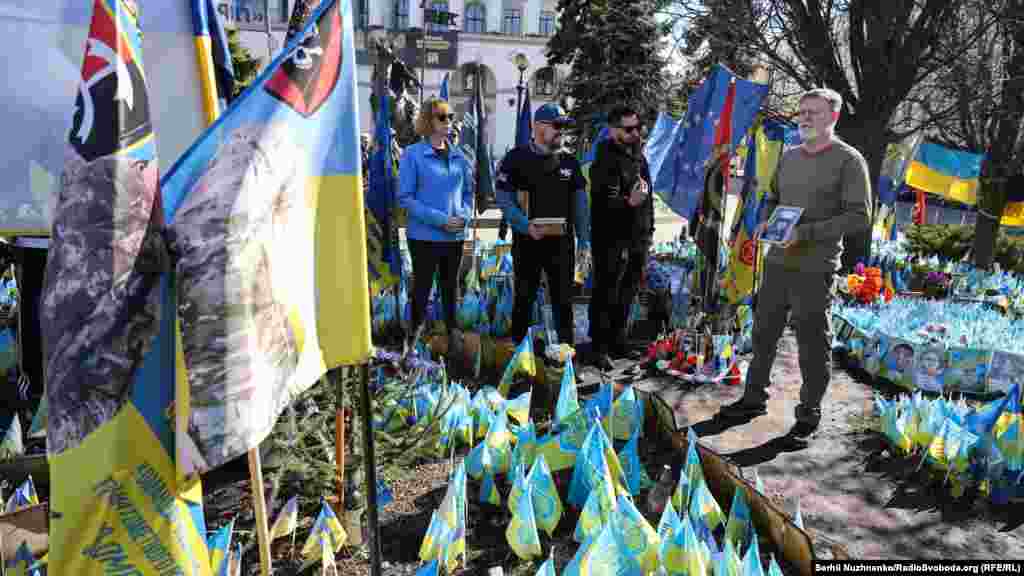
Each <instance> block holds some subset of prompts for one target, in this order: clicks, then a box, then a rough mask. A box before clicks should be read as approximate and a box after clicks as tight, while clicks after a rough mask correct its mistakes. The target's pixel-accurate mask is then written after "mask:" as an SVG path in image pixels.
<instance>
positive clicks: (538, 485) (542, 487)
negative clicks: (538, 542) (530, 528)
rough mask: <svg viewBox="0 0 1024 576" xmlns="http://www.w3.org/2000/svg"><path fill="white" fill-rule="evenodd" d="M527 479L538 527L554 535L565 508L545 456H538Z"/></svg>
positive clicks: (549, 534)
mask: <svg viewBox="0 0 1024 576" xmlns="http://www.w3.org/2000/svg"><path fill="white" fill-rule="evenodd" d="M526 479H527V483H528V484H529V486H530V488H531V490H533V516H534V519H535V520H536V521H537V527H538V528H540V529H541V530H543V531H545V532H547V533H548V536H552V535H554V533H555V528H557V527H558V522H559V521H560V520H561V519H562V512H563V509H562V499H561V498H560V497H559V496H558V487H557V486H555V479H554V477H553V476H551V470H550V469H549V468H548V463H547V460H545V459H544V456H538V457H537V460H536V461H535V462H534V463H533V468H531V469H530V473H529V474H528V475H527V477H526Z"/></svg>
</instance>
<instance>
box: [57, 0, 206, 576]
mask: <svg viewBox="0 0 1024 576" xmlns="http://www.w3.org/2000/svg"><path fill="white" fill-rule="evenodd" d="M183 9H186V8H183ZM81 72H82V78H81V80H82V81H81V87H80V90H79V93H78V96H77V98H76V100H75V113H74V123H73V126H72V129H71V133H70V136H69V146H68V148H67V150H66V163H65V167H64V176H63V179H62V188H61V191H60V195H59V197H58V201H57V205H56V210H55V213H54V226H53V232H52V244H51V248H50V252H49V260H48V262H47V270H46V279H45V282H44V286H43V294H42V298H43V307H42V309H43V310H42V317H43V322H42V330H43V344H44V358H45V362H46V379H47V386H46V388H47V402H48V409H49V423H48V434H47V440H48V443H47V444H48V450H49V452H50V475H51V477H53V478H56V479H59V480H58V481H56V482H53V483H52V485H51V487H50V492H51V494H50V510H51V514H52V519H51V523H50V558H49V564H50V566H51V572H52V573H54V574H79V575H92V574H96V575H98V574H112V573H117V574H189V575H195V574H208V573H209V561H208V559H207V550H206V544H205V540H204V538H203V536H204V534H203V533H204V531H205V529H204V524H205V523H204V521H203V515H202V494H201V491H200V489H199V486H198V483H194V484H191V485H189V486H188V487H185V486H182V485H178V483H177V479H176V470H175V461H174V435H173V433H172V430H173V427H172V425H171V423H172V422H173V420H172V415H171V413H170V410H169V409H170V406H171V402H172V400H173V398H174V390H175V388H174V386H175V369H174V362H173V359H174V347H173V342H174V340H173V338H171V337H169V336H167V334H169V333H171V332H170V328H171V327H173V308H171V307H169V306H167V303H168V302H169V296H170V294H171V292H170V289H171V287H170V285H169V282H168V281H166V280H165V279H164V276H165V272H166V271H167V270H168V259H167V253H166V247H165V245H164V241H163V235H162V232H163V222H164V214H163V210H162V208H161V198H160V193H159V186H158V182H157V171H158V168H157V159H156V146H155V142H154V137H153V129H152V125H151V123H150V114H149V98H148V88H147V80H146V74H145V72H144V69H143V66H142V34H141V32H140V30H139V25H138V7H137V5H136V3H135V0H96V1H95V3H94V5H93V15H92V24H91V27H90V31H89V39H88V42H87V48H86V53H85V57H84V58H83V61H82V69H81ZM158 334H161V335H162V336H161V337H159V338H158ZM168 344H169V346H168Z"/></svg>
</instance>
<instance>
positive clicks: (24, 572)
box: [4, 542, 35, 576]
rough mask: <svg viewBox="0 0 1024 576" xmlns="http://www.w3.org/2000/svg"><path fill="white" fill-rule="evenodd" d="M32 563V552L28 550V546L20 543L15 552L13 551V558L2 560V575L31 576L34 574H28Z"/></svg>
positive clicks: (33, 560)
mask: <svg viewBox="0 0 1024 576" xmlns="http://www.w3.org/2000/svg"><path fill="white" fill-rule="evenodd" d="M34 563H35V559H34V558H33V557H32V551H31V550H29V549H28V544H26V543H25V542H22V543H21V545H20V546H18V549H17V551H15V553H14V558H7V559H6V560H4V574H7V575H9V576H32V574H34V573H35V572H30V570H31V567H32V565H33V564H34Z"/></svg>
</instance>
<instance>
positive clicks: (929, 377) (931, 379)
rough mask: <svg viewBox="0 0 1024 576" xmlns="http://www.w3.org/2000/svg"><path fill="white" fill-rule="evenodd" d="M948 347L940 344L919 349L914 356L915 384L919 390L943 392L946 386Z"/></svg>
mask: <svg viewBox="0 0 1024 576" xmlns="http://www.w3.org/2000/svg"><path fill="white" fill-rule="evenodd" d="M945 376H946V349H945V348H942V347H938V346H932V347H927V348H924V349H922V350H920V351H918V354H917V357H916V358H914V385H915V386H917V388H918V390H924V391H925V392H939V393H941V392H942V391H943V389H944V388H945Z"/></svg>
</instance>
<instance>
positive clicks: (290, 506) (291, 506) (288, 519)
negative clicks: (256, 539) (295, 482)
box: [270, 496, 299, 541]
mask: <svg viewBox="0 0 1024 576" xmlns="http://www.w3.org/2000/svg"><path fill="white" fill-rule="evenodd" d="M298 525H299V497H298V496H292V497H291V498H290V499H289V500H288V501H287V502H285V504H284V507H283V508H281V511H280V512H278V513H277V518H276V519H275V520H274V524H273V525H272V526H271V527H270V540H271V541H274V540H276V539H277V538H281V537H282V536H287V535H289V534H291V533H292V532H295V529H296V528H297V527H298Z"/></svg>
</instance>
